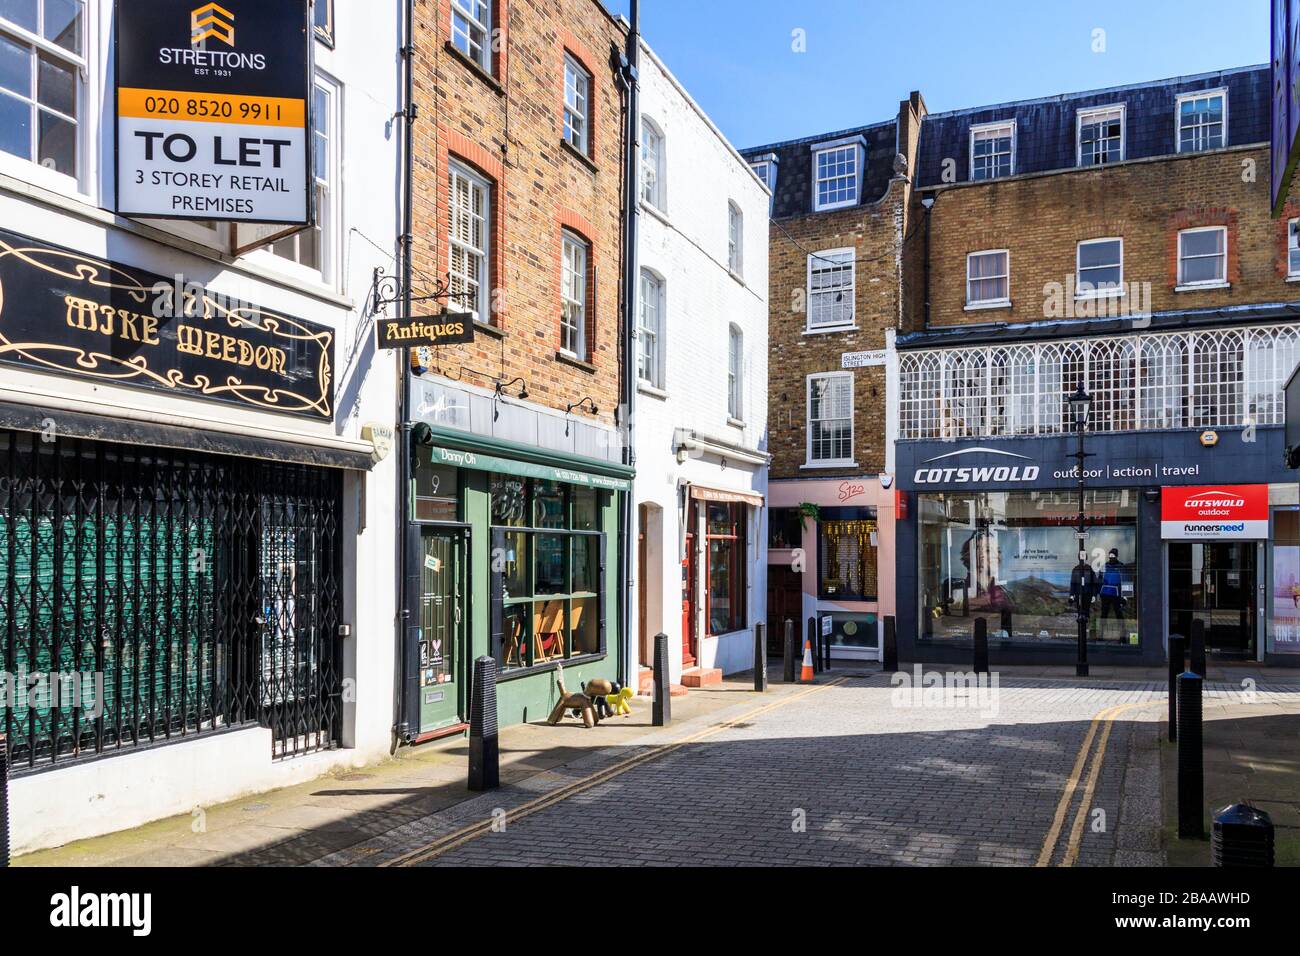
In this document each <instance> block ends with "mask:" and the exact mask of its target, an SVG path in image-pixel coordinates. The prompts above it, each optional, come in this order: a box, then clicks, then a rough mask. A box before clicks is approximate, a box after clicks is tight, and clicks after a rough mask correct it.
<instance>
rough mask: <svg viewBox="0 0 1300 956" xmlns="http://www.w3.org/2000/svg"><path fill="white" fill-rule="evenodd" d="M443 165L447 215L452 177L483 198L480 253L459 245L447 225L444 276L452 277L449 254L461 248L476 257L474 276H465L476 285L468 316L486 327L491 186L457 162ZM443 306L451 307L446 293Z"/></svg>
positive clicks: (489, 291) (488, 319)
mask: <svg viewBox="0 0 1300 956" xmlns="http://www.w3.org/2000/svg"><path fill="white" fill-rule="evenodd" d="M447 165H448V169H447V178H448V180H449V182H448V189H447V211H448V213H450V214H453V215H454V213H455V211H456V190H455V188H454V185H453V184H452V183H451V182H450V180H451V179H452V177H457V178H460V179H464V180H465V181H466V182H468V183H469V186H470V188H471V189H477V190H481V191H482V194H483V216H482V219H483V227H482V228H483V247H482V248H481V249H476V248H474V247H473V246H472V245H470V244H469V243H467V242H461V241H460V240H458V239H457V238H456V230H455V229H454V228H453V227H452V224H451V223H450V222H449V223H448V224H447V274H448V276H451V275H453V274H454V269H453V268H452V252H453V251H454V249H455V248H456V247H463V248H464V249H465V250H466V252H467V254H469V255H474V256H477V257H478V275H474V276H470V275H466V276H465V278H466V279H467V280H470V281H473V282H474V283H476V284H477V285H478V309H477V310H476V311H473V312H472V313H471V314H472V315H473V316H474V321H476V322H483V323H490V322H491V321H492V310H491V303H492V279H491V276H492V252H493V250H492V188H493V184H492V182H491V181H490V180H488V179H486V178H485V177H483V176H481V175H479V174H478V173H476V172H475V171H474V170H472V169H470V168H469V167H468V166H466V165H465V164H464V163H460V162H457V161H456V160H454V159H453V160H451V161H450V162H449V163H448V164H447ZM471 215H472V212H471ZM447 304H448V306H451V305H452V304H453V301H452V296H451V294H450V290H449V292H448V296H447ZM457 307H458V308H462V309H464V308H465V307H464V306H463V305H459V304H457ZM466 311H469V310H466Z"/></svg>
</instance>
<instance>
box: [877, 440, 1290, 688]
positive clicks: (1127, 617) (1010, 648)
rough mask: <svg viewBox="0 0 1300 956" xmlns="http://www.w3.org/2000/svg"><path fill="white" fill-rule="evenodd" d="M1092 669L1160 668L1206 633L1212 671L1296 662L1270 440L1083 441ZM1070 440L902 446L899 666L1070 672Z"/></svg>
mask: <svg viewBox="0 0 1300 956" xmlns="http://www.w3.org/2000/svg"><path fill="white" fill-rule="evenodd" d="M1086 443H1087V445H1086V447H1087V451H1088V452H1089V454H1090V455H1091V457H1089V458H1088V460H1087V466H1086V474H1085V487H1086V490H1085V494H1084V511H1085V519H1084V524H1085V526H1086V528H1087V539H1086V543H1085V546H1086V550H1087V553H1088V560H1089V562H1090V563H1091V564H1092V566H1093V569H1094V571H1095V573H1096V585H1095V591H1094V594H1093V600H1092V604H1091V614H1090V619H1089V628H1088V645H1089V649H1088V655H1089V659H1090V660H1091V661H1093V662H1094V663H1132V664H1142V665H1155V664H1158V663H1160V662H1162V661H1164V660H1165V658H1166V639H1167V636H1168V635H1169V634H1170V633H1181V634H1187V633H1189V632H1190V628H1191V624H1192V621H1193V620H1200V621H1202V622H1203V623H1204V625H1205V628H1206V643H1207V647H1208V649H1209V652H1210V654H1211V655H1212V656H1213V657H1215V658H1218V659H1221V660H1239V661H1262V662H1267V663H1274V664H1279V665H1292V666H1300V510H1298V507H1297V504H1298V503H1297V497H1296V483H1295V477H1294V474H1293V473H1291V472H1288V471H1287V470H1286V468H1285V467H1284V464H1283V435H1282V429H1281V428H1279V427H1259V428H1255V429H1219V430H1218V431H1217V432H1214V433H1205V432H1196V431H1192V430H1168V431H1146V432H1131V433H1103V434H1089V435H1088V436H1087V439H1086ZM1076 450H1077V437H1076V436H1073V435H1059V434H1058V435H1050V436H1041V435H1040V436H1021V437H982V438H968V439H962V440H956V441H935V440H919V441H901V442H899V443H898V446H897V467H898V484H899V488H900V490H901V492H902V494H903V496H904V497H905V498H906V499H907V502H906V509H905V512H903V513H905V515H906V516H905V517H901V518H900V520H899V522H898V527H897V539H896V546H897V553H898V576H897V582H898V592H897V598H898V638H899V654H900V657H901V658H902V659H904V660H914V661H917V660H919V661H935V662H953V663H959V662H960V663H964V662H968V661H969V660H970V654H971V640H972V632H973V627H974V621H975V620H976V619H977V618H984V619H985V620H986V622H987V627H988V634H989V646H990V651H991V654H992V657H993V660H994V661H995V662H997V661H1001V662H1004V663H1061V664H1067V663H1070V662H1072V661H1073V660H1074V656H1075V653H1076V643H1077V637H1078V619H1077V614H1076V610H1075V606H1074V604H1073V603H1072V596H1071V572H1072V570H1073V568H1074V567H1075V565H1076V564H1077V561H1078V544H1077V541H1078V539H1077V527H1078V523H1079V496H1078V489H1079V484H1078V474H1077V471H1076V465H1075V462H1074V460H1073V459H1072V458H1071V457H1070V456H1071V454H1072V453H1073V452H1074V451H1076Z"/></svg>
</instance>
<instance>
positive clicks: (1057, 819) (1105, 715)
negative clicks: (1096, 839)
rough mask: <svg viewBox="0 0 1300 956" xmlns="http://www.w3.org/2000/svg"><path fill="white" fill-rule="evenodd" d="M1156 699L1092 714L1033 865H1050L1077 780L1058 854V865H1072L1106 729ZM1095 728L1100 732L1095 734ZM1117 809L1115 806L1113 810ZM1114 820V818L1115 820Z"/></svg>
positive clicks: (1101, 758)
mask: <svg viewBox="0 0 1300 956" xmlns="http://www.w3.org/2000/svg"><path fill="white" fill-rule="evenodd" d="M1156 703H1159V701H1142V702H1138V703H1131V704H1117V705H1116V706H1114V707H1107V708H1106V709H1105V710H1102V711H1100V712H1099V713H1098V714H1097V715H1096V716H1095V717H1093V718H1092V723H1091V725H1089V727H1088V733H1087V734H1086V735H1085V736H1084V738H1083V744H1082V745H1081V746H1080V747H1079V754H1078V756H1077V757H1075V759H1074V768H1073V769H1072V770H1071V771H1070V778H1069V779H1068V780H1067V781H1066V782H1065V790H1064V791H1063V792H1062V793H1061V799H1060V800H1059V801H1058V802H1057V804H1056V814H1055V816H1054V817H1053V818H1052V825H1051V827H1049V828H1048V830H1047V836H1046V837H1045V838H1044V839H1043V846H1042V849H1041V850H1039V851H1038V860H1037V862H1035V863H1034V865H1035V866H1050V865H1051V863H1052V857H1053V856H1054V855H1055V854H1056V847H1057V843H1058V841H1059V840H1060V837H1061V830H1062V828H1063V827H1064V826H1065V818H1066V816H1067V815H1068V814H1069V812H1070V804H1071V803H1073V802H1074V795H1075V792H1076V791H1078V790H1079V784H1080V782H1081V781H1082V783H1083V793H1082V795H1081V796H1080V798H1079V809H1078V810H1077V811H1076V812H1075V814H1074V823H1073V824H1072V825H1071V826H1070V835H1069V837H1068V838H1067V839H1066V844H1065V855H1064V856H1063V857H1062V858H1061V864H1060V865H1061V866H1074V864H1075V862H1076V861H1078V859H1079V846H1080V844H1081V843H1082V842H1083V826H1084V823H1085V822H1086V821H1087V817H1088V810H1089V808H1090V807H1091V806H1092V795H1093V793H1094V792H1095V791H1096V788H1097V778H1098V777H1100V776H1101V767H1102V763H1103V762H1104V761H1105V759H1106V744H1107V743H1108V742H1109V741H1110V729H1111V726H1112V725H1113V724H1114V721H1115V719H1116V718H1117V717H1119V716H1120V715H1122V714H1126V713H1128V712H1129V711H1130V710H1135V709H1137V708H1139V707H1150V706H1152V705H1153V704H1156ZM1098 729H1100V731H1101V734H1100V736H1098ZM1094 739H1095V740H1097V741H1098V743H1097V750H1096V752H1095V753H1093V754H1092V765H1091V767H1088V768H1087V778H1086V779H1084V769H1085V767H1087V764H1088V756H1089V754H1090V753H1091V751H1092V742H1093V740H1094ZM1116 812H1117V813H1118V810H1117V811H1116ZM1116 822H1118V821H1116Z"/></svg>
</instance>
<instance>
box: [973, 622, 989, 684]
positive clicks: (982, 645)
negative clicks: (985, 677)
mask: <svg viewBox="0 0 1300 956" xmlns="http://www.w3.org/2000/svg"><path fill="white" fill-rule="evenodd" d="M973 645H974V646H973V650H974V658H975V661H974V663H975V673H976V674H987V673H988V672H989V622H988V621H987V620H986V619H985V618H982V617H977V618H975V640H974V642H973Z"/></svg>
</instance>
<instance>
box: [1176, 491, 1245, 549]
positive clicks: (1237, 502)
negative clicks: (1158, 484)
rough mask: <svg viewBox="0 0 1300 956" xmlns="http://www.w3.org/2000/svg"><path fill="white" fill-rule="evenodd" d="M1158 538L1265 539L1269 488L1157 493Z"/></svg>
mask: <svg viewBox="0 0 1300 956" xmlns="http://www.w3.org/2000/svg"><path fill="white" fill-rule="evenodd" d="M1160 530H1161V534H1160V536H1161V537H1162V538H1166V539H1168V538H1173V539H1183V540H1189V539H1191V540H1202V541H1203V540H1214V541H1222V540H1239V539H1250V538H1267V537H1268V485H1205V486H1202V487H1165V488H1162V489H1161V490H1160Z"/></svg>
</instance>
